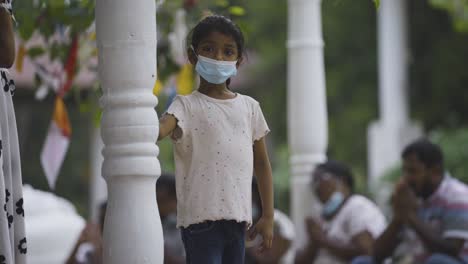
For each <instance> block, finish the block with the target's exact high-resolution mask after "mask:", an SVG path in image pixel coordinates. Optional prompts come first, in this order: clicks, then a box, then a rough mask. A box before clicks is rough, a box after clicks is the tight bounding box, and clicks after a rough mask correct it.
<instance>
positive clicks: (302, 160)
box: [287, 0, 328, 247]
mask: <svg viewBox="0 0 468 264" xmlns="http://www.w3.org/2000/svg"><path fill="white" fill-rule="evenodd" d="M288 9H289V15H288V17H289V18H288V20H289V29H288V30H289V36H288V43H287V46H288V137H289V148H290V155H291V158H290V163H291V164H290V166H291V202H292V203H291V212H292V218H293V221H294V224H295V226H296V229H297V239H296V243H297V244H296V246H298V247H299V246H302V245H303V244H304V243H305V241H306V239H307V236H306V232H305V225H304V219H305V217H306V216H308V215H311V214H314V215H316V214H318V212H319V211H318V203H317V201H316V199H315V198H314V196H313V195H312V190H311V187H310V178H311V172H312V170H313V169H314V168H315V166H316V165H317V164H318V163H320V162H323V161H324V160H325V159H326V154H325V153H326V148H327V141H328V128H327V123H328V121H327V109H326V108H327V107H326V94H325V71H324V57H323V39H322V21H321V20H322V17H321V1H320V0H289V7H288Z"/></svg>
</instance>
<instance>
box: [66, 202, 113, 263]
mask: <svg viewBox="0 0 468 264" xmlns="http://www.w3.org/2000/svg"><path fill="white" fill-rule="evenodd" d="M106 209H107V202H103V203H101V205H100V206H99V223H94V222H92V221H90V222H88V223H86V226H85V227H84V228H83V230H82V231H81V234H80V237H79V238H78V241H77V242H76V244H75V246H74V247H73V250H72V253H71V254H70V256H69V257H68V259H67V261H66V262H65V263H66V264H102V263H104V262H103V254H102V253H103V241H102V231H103V230H104V218H105V215H106Z"/></svg>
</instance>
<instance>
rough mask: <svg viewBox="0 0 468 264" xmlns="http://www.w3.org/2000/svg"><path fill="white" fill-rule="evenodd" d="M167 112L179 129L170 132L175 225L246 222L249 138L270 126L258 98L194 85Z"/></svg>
mask: <svg viewBox="0 0 468 264" xmlns="http://www.w3.org/2000/svg"><path fill="white" fill-rule="evenodd" d="M167 113H168V114H172V115H174V116H175V118H176V119H177V120H178V122H177V125H178V128H177V129H180V130H181V131H177V130H176V131H175V132H174V135H173V136H176V135H177V138H174V137H173V139H174V160H175V167H176V169H175V174H176V190H177V226H178V227H187V226H189V225H191V224H196V223H201V222H203V221H206V220H222V219H225V220H236V221H238V222H247V223H249V224H250V223H251V222H252V199H251V196H252V194H251V189H252V187H251V184H252V175H253V144H254V141H255V140H259V139H261V138H263V137H264V136H265V135H266V134H267V133H268V132H269V128H268V125H267V123H266V121H265V118H264V116H263V113H262V110H261V109H260V105H259V103H258V102H257V101H255V100H254V99H252V98H251V97H248V96H245V95H241V94H236V97H234V98H232V99H226V100H220V99H215V98H211V97H209V96H207V95H204V94H202V93H200V92H198V91H195V92H193V93H192V94H190V95H187V96H177V97H176V98H175V100H174V102H173V103H172V104H171V106H170V107H169V109H168V110H167ZM180 132H182V134H181V135H180Z"/></svg>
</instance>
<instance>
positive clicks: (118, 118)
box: [96, 0, 163, 264]
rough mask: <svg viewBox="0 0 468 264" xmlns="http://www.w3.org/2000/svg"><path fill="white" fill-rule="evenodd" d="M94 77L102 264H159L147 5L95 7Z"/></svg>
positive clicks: (152, 39) (151, 13)
mask: <svg viewBox="0 0 468 264" xmlns="http://www.w3.org/2000/svg"><path fill="white" fill-rule="evenodd" d="M96 30H97V41H98V52H99V79H100V82H101V85H102V87H103V97H102V98H101V106H102V107H103V110H104V111H103V116H102V121H101V131H102V138H103V141H104V150H103V156H104V163H103V169H102V171H103V176H104V178H105V179H106V182H107V186H108V194H109V196H108V197H109V198H108V205H107V213H106V220H105V225H104V263H106V264H129V263H132V264H133V263H135V264H140V263H141V264H143V263H145V264H146V263H151V264H153V263H155V264H158V263H162V262H163V237H162V228H161V222H160V218H159V213H158V208H157V205H156V201H155V197H156V194H155V183H156V179H157V177H158V176H159V175H160V172H161V169H160V165H159V161H158V159H157V155H158V153H159V149H158V148H157V146H156V144H155V142H156V139H157V136H158V118H157V115H156V112H155V110H154V107H155V106H156V104H157V98H156V97H154V96H153V95H152V88H153V85H154V82H155V80H156V7H155V1H151V0H133V1H128V0H99V1H97V2H96Z"/></svg>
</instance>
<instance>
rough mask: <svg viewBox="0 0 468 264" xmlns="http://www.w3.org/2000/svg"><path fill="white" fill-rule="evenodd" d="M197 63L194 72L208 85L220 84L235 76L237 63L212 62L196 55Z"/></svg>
mask: <svg viewBox="0 0 468 264" xmlns="http://www.w3.org/2000/svg"><path fill="white" fill-rule="evenodd" d="M197 58H198V61H197V65H196V66H195V70H196V71H197V72H198V74H200V76H201V77H202V78H203V79H205V80H206V81H207V82H209V83H213V84H221V83H225V82H226V80H227V79H229V78H231V77H232V76H235V75H236V74H237V67H236V64H237V61H219V60H213V59H210V58H207V57H203V56H201V55H197Z"/></svg>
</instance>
